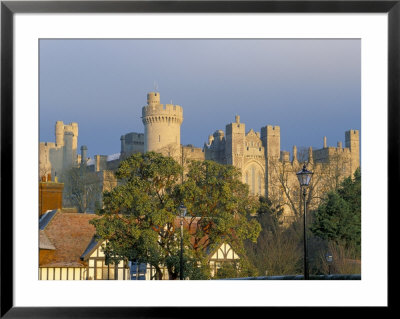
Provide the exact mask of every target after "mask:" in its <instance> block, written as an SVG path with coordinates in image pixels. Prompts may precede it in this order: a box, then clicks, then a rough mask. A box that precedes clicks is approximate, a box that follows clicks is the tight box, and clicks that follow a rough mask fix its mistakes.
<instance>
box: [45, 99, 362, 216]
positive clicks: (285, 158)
mask: <svg viewBox="0 0 400 319" xmlns="http://www.w3.org/2000/svg"><path fill="white" fill-rule="evenodd" d="M160 102H161V100H160V94H159V93H158V92H150V93H148V94H147V105H145V106H143V107H142V122H143V125H144V134H143V133H128V134H125V135H122V136H121V138H120V141H121V151H120V153H119V154H114V155H108V156H106V155H95V156H94V158H93V159H87V156H86V154H87V153H86V152H87V147H86V146H82V147H81V154H80V155H79V154H77V152H76V150H77V137H78V125H77V124H76V123H71V124H69V125H64V124H63V123H62V122H60V121H59V122H57V123H56V143H40V172H41V175H44V174H42V172H44V171H45V172H47V171H49V170H51V176H55V174H56V173H57V172H60V171H63V170H65V169H67V168H68V167H72V166H73V165H78V164H79V163H81V162H86V163H87V165H88V167H89V168H90V169H91V170H92V171H94V172H98V174H99V175H101V176H102V181H103V182H102V183H103V190H105V189H107V188H108V187H105V186H104V184H105V181H106V180H107V181H109V182H110V183H111V184H112V185H114V186H115V185H116V181H115V177H114V176H113V174H112V171H114V170H115V169H116V168H117V167H118V164H119V162H120V161H121V160H123V159H124V158H126V157H128V156H129V155H131V154H133V153H137V152H148V151H155V152H159V153H162V154H163V155H165V156H171V157H173V158H174V159H176V160H177V161H178V162H179V163H181V164H182V165H183V166H185V163H187V162H188V161H190V160H200V161H202V160H213V161H216V162H218V163H220V164H230V165H233V166H235V167H237V168H238V169H239V170H240V171H241V173H242V181H243V182H244V183H246V184H247V185H249V190H250V193H251V194H253V195H263V196H268V197H269V198H270V199H271V200H272V201H273V203H274V204H276V205H279V206H281V207H282V208H283V209H284V210H285V212H286V215H287V216H289V215H293V213H294V214H296V211H297V209H298V203H299V198H300V193H299V186H298V181H297V178H296V174H295V173H296V172H298V171H299V170H301V167H302V165H303V163H304V162H305V161H306V162H307V169H309V170H312V171H314V173H315V174H314V177H313V180H314V181H313V185H314V186H313V192H309V199H308V201H309V204H311V207H312V204H314V205H317V202H318V201H317V200H314V199H316V198H318V197H319V196H318V194H321V193H323V192H326V191H327V190H329V189H332V188H333V187H335V185H338V183H339V182H340V181H341V180H342V179H343V178H344V177H347V176H352V174H353V173H354V172H355V170H356V169H357V168H358V167H359V166H360V136H359V131H358V130H349V131H346V132H345V147H343V145H342V143H341V142H338V143H337V146H336V147H328V146H327V140H326V137H324V138H323V147H322V148H321V149H317V150H313V149H312V148H311V147H309V148H308V151H307V153H308V154H300V155H301V156H300V158H299V156H298V150H297V148H296V146H293V150H292V158H290V154H289V152H288V151H282V150H281V149H280V127H279V126H271V125H267V126H265V127H262V128H261V130H260V132H256V131H254V130H253V129H250V130H249V131H248V132H247V133H246V127H245V124H244V123H241V122H240V117H239V116H238V115H237V116H236V117H235V122H233V123H230V124H227V125H226V129H225V132H224V131H222V130H217V131H215V132H214V133H213V134H212V135H210V136H209V137H208V142H207V143H205V144H204V146H203V148H198V147H194V146H193V145H186V146H184V145H181V142H180V141H181V138H180V137H181V134H180V127H181V124H182V122H183V108H182V107H181V106H179V105H172V104H165V105H163V104H161V103H160Z"/></svg>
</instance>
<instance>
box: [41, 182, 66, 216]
mask: <svg viewBox="0 0 400 319" xmlns="http://www.w3.org/2000/svg"><path fill="white" fill-rule="evenodd" d="M63 189H64V184H63V183H56V182H50V181H48V182H39V218H40V217H41V216H42V215H43V214H44V213H45V212H46V211H48V210H53V209H59V208H62V194H63Z"/></svg>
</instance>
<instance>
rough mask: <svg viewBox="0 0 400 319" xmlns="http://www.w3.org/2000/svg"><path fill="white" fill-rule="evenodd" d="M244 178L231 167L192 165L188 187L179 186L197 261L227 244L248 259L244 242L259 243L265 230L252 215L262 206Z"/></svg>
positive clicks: (178, 193) (178, 191)
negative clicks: (252, 194)
mask: <svg viewBox="0 0 400 319" xmlns="http://www.w3.org/2000/svg"><path fill="white" fill-rule="evenodd" d="M240 176H241V175H240V172H239V170H238V169H237V168H235V167H233V166H231V165H221V164H218V163H216V162H213V161H203V162H199V161H192V162H191V163H190V164H189V166H188V174H187V176H186V179H185V181H184V183H183V184H182V185H178V186H177V189H176V190H177V193H176V195H177V198H179V200H180V201H182V202H183V203H184V204H185V206H186V207H187V214H188V215H187V222H188V229H189V233H190V235H191V241H190V242H189V245H190V248H191V250H192V251H193V254H194V257H195V258H196V259H198V260H202V259H203V258H205V257H206V256H205V252H206V251H207V249H208V250H213V249H215V248H217V247H218V246H219V245H221V244H222V243H223V242H227V243H229V244H230V245H231V246H232V247H233V248H234V250H235V251H236V252H237V253H238V254H239V255H240V256H241V258H246V255H245V251H244V246H243V242H244V240H246V239H248V240H251V241H256V239H257V237H258V235H259V233H260V231H261V226H260V225H259V223H258V222H257V221H256V220H254V219H253V218H251V215H254V214H255V212H256V210H257V208H258V206H259V204H258V202H257V201H256V200H255V199H254V198H253V197H251V196H249V190H248V186H247V185H246V184H243V183H242V182H241V180H240Z"/></svg>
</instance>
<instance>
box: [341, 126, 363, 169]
mask: <svg viewBox="0 0 400 319" xmlns="http://www.w3.org/2000/svg"><path fill="white" fill-rule="evenodd" d="M345 146H346V147H348V148H349V149H350V156H351V161H350V166H351V174H352V175H353V174H354V172H355V170H356V169H357V168H358V167H360V132H359V131H358V130H349V131H346V133H345Z"/></svg>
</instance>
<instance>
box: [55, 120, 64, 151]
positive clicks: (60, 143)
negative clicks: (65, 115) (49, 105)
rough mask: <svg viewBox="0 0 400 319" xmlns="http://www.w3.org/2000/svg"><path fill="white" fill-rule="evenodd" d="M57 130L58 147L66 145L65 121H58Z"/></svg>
mask: <svg viewBox="0 0 400 319" xmlns="http://www.w3.org/2000/svg"><path fill="white" fill-rule="evenodd" d="M55 132H56V144H57V147H60V146H63V145H64V123H63V121H57V122H56V128H55Z"/></svg>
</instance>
